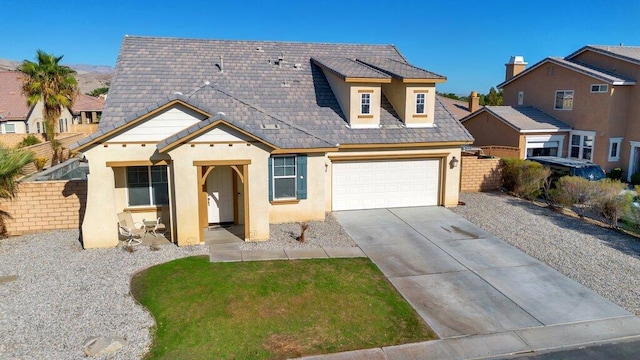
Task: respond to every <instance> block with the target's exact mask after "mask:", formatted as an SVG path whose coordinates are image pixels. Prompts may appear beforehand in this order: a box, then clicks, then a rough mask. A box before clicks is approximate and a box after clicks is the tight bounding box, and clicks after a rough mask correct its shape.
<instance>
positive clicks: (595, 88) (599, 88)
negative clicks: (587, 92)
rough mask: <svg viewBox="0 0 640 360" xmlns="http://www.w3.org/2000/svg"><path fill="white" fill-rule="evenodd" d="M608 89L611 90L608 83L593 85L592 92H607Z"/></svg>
mask: <svg viewBox="0 0 640 360" xmlns="http://www.w3.org/2000/svg"><path fill="white" fill-rule="evenodd" d="M608 90H609V86H608V85H607V84H595V85H591V92H592V93H606V92H607V91H608Z"/></svg>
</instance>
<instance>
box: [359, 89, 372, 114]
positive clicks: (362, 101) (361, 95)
mask: <svg viewBox="0 0 640 360" xmlns="http://www.w3.org/2000/svg"><path fill="white" fill-rule="evenodd" d="M365 97H367V98H368V100H369V104H368V105H369V112H363V111H362V106H363V105H365V103H364V99H365ZM371 98H373V96H371V93H361V94H360V115H370V114H371Z"/></svg>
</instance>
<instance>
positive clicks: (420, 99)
mask: <svg viewBox="0 0 640 360" xmlns="http://www.w3.org/2000/svg"><path fill="white" fill-rule="evenodd" d="M424 104H425V94H416V114H424V112H425V106H424Z"/></svg>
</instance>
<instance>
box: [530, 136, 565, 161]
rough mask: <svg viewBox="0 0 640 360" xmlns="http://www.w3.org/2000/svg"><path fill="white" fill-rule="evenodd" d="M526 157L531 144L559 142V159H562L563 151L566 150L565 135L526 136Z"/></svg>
mask: <svg viewBox="0 0 640 360" xmlns="http://www.w3.org/2000/svg"><path fill="white" fill-rule="evenodd" d="M525 141H526V144H525V156H526V150H527V149H529V143H540V142H551V141H557V142H558V157H562V149H564V135H546V136H544V135H541V136H525Z"/></svg>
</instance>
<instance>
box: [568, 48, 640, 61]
mask: <svg viewBox="0 0 640 360" xmlns="http://www.w3.org/2000/svg"><path fill="white" fill-rule="evenodd" d="M585 51H593V52H596V53H598V54H602V55H606V56H610V57H613V58H616V59H620V60H624V61H627V62H630V63H633V64H636V65H640V46H611V45H587V46H584V47H582V48H580V49H578V50H577V51H575V52H573V53H571V54H569V55H568V56H567V57H566V58H565V59H567V60H571V59H574V58H576V57H577V56H578V55H580V54H582V53H583V52H585Z"/></svg>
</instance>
